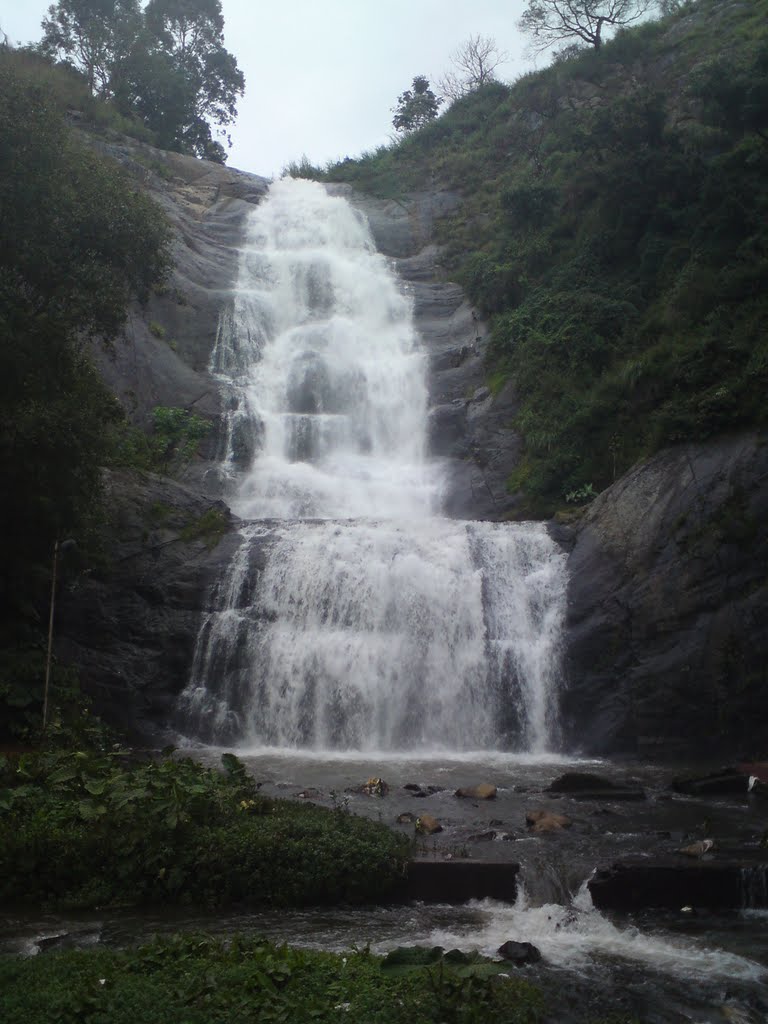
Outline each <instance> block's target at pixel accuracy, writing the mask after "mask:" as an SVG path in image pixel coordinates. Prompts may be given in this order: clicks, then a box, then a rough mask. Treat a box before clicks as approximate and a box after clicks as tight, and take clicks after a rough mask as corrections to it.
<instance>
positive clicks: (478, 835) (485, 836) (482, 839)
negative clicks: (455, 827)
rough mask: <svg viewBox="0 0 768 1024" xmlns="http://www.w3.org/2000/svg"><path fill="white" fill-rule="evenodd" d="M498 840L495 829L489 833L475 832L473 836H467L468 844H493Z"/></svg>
mask: <svg viewBox="0 0 768 1024" xmlns="http://www.w3.org/2000/svg"><path fill="white" fill-rule="evenodd" d="M495 838H496V833H495V832H494V831H493V829H489V830H488V831H487V832H474V833H473V834H472V835H471V836H467V842H468V843H491V842H493V840H494V839H495Z"/></svg>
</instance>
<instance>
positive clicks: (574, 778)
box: [545, 772, 616, 793]
mask: <svg viewBox="0 0 768 1024" xmlns="http://www.w3.org/2000/svg"><path fill="white" fill-rule="evenodd" d="M615 788H616V786H615V784H614V783H613V782H612V781H611V780H610V779H607V778H605V776H603V775H593V774H592V773H591V772H566V773H565V774H564V775H560V776H558V777H557V778H556V779H555V781H554V782H553V783H552V784H551V785H549V786H547V789H546V790H545V792H547V793H578V792H580V791H583V790H596V789H603V790H605V789H615Z"/></svg>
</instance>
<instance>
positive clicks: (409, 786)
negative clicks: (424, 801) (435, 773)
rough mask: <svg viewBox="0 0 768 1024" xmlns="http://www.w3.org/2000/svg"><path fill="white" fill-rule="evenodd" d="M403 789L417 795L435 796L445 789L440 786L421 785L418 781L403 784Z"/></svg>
mask: <svg viewBox="0 0 768 1024" xmlns="http://www.w3.org/2000/svg"><path fill="white" fill-rule="evenodd" d="M403 789H406V790H408V792H409V793H410V794H411V795H412V796H415V797H425V796H434V794H435V793H442V792H443V790H442V788H441V787H440V786H420V785H419V784H418V783H416V782H408V783H406V785H404V786H403Z"/></svg>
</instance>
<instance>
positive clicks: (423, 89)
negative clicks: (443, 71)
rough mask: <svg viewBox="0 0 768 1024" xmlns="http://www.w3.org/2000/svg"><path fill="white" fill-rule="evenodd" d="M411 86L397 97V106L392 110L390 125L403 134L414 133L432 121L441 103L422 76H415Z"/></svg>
mask: <svg viewBox="0 0 768 1024" xmlns="http://www.w3.org/2000/svg"><path fill="white" fill-rule="evenodd" d="M411 85H412V88H411V89H406V91H405V92H404V93H401V94H400V95H399V96H398V97H397V106H396V107H393V108H392V111H393V113H394V115H395V116H394V117H393V118H392V124H393V125H394V127H395V130H396V131H398V132H403V133H404V134H409V133H410V132H415V131H417V130H418V129H419V128H423V127H424V125H425V124H428V123H429V122H430V121H434V119H435V118H436V117H437V110H438V107H439V106H440V104H441V103H442V102H443V101H442V100H441V99H438V98H437V96H435V94H434V93H433V92H432V90H431V89H430V87H429V79H427V78H425V77H424V75H416V77H415V78H414V80H413V82H412V83H411Z"/></svg>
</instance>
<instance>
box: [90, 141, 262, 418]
mask: <svg viewBox="0 0 768 1024" xmlns="http://www.w3.org/2000/svg"><path fill="white" fill-rule="evenodd" d="M85 138H86V139H87V140H88V141H89V142H90V143H91V144H92V145H94V146H95V147H96V148H98V149H99V150H100V151H101V152H103V153H105V154H106V155H107V156H110V157H112V158H113V159H115V160H116V161H117V162H118V163H119V164H120V165H121V166H122V167H123V169H124V170H125V171H126V172H127V173H128V174H129V175H130V176H131V177H133V178H135V179H136V180H137V181H138V182H139V183H140V184H141V187H142V188H143V189H144V190H146V191H147V192H148V193H149V195H150V196H151V197H152V198H153V199H154V200H155V202H157V203H158V205H159V206H160V207H161V209H162V210H163V212H164V213H165V215H166V217H167V218H168V221H169V223H170V226H171V231H172V243H171V253H172V260H173V272H172V274H171V276H170V278H169V279H168V281H167V282H166V283H165V284H164V285H162V286H161V287H160V288H159V289H158V290H156V291H155V292H154V293H153V295H152V296H151V297H150V299H149V302H148V304H147V305H146V306H145V307H143V308H142V307H139V306H138V305H134V307H133V308H132V309H131V310H130V315H129V320H128V325H127V328H126V332H125V338H124V340H122V341H120V342H118V343H117V344H116V345H115V347H114V350H113V351H112V353H110V354H106V353H104V352H103V351H101V350H97V351H96V353H95V355H96V359H97V363H98V365H99V368H100V370H101V373H102V375H103V376H104V378H105V380H106V381H107V383H108V384H109V385H110V387H111V388H112V389H113V391H114V392H115V393H116V394H117V396H118V398H120V400H121V401H122V403H123V405H124V406H125V408H126V409H127V411H128V413H129V415H130V416H131V417H132V419H134V420H135V421H136V422H137V423H139V424H141V425H147V424H149V423H150V422H151V413H152V409H153V408H154V407H155V406H158V405H161V406H177V407H181V408H185V409H188V410H191V411H194V412H196V413H198V414H199V415H202V416H209V417H211V418H214V419H215V418H216V417H217V416H218V414H219V412H220V396H219V392H218V389H217V387H216V386H215V384H214V383H213V381H212V380H211V378H210V375H209V373H208V364H209V360H210V356H211V350H212V349H213V344H214V342H215V339H216V332H217V328H218V324H219V317H220V315H221V313H222V311H223V310H225V309H226V308H227V307H228V305H229V304H230V302H231V289H232V285H233V283H234V281H235V277H236V273H237V257H238V247H239V245H240V243H241V241H242V235H243V223H244V219H245V215H246V213H247V211H248V210H249V208H250V207H251V206H252V205H253V204H254V203H258V202H259V201H260V200H261V199H262V198H263V196H264V195H265V193H266V191H267V188H268V185H269V182H268V181H267V180H266V179H265V178H260V177H258V176H257V175H255V174H244V173H243V172H241V171H236V170H232V169H230V168H227V167H224V166H223V165H221V164H214V163H209V162H208V161H205V160H196V159H195V158H194V157H189V156H183V155H182V154H180V153H167V152H165V151H163V150H159V149H155V148H154V147H152V146H148V145H146V144H144V143H141V142H137V141H135V140H133V139H123V140H121V141H119V142H105V141H103V140H101V139H99V138H98V137H94V136H92V135H87V136H85Z"/></svg>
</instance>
